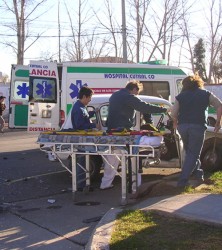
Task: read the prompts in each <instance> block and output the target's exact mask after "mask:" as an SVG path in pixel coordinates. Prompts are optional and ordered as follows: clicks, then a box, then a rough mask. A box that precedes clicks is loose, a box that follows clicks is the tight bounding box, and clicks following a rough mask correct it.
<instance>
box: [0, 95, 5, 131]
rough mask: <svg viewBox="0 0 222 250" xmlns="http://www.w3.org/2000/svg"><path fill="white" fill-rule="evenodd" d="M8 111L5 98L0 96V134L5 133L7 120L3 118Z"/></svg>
mask: <svg viewBox="0 0 222 250" xmlns="http://www.w3.org/2000/svg"><path fill="white" fill-rule="evenodd" d="M5 109H6V105H5V96H0V132H1V133H4V126H5V120H4V118H3V112H4V110H5Z"/></svg>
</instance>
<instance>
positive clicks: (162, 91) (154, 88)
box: [140, 81, 170, 100]
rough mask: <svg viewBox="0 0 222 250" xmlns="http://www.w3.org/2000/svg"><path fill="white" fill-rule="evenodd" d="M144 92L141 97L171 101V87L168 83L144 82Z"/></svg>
mask: <svg viewBox="0 0 222 250" xmlns="http://www.w3.org/2000/svg"><path fill="white" fill-rule="evenodd" d="M141 83H142V84H143V91H141V92H140V94H141V95H150V96H157V97H161V98H164V99H166V100H169V96H170V85H169V82H167V81H159V82H144V81H141Z"/></svg>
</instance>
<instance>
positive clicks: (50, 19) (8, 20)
mask: <svg viewBox="0 0 222 250" xmlns="http://www.w3.org/2000/svg"><path fill="white" fill-rule="evenodd" d="M10 1H12V0H10ZM59 1H60V5H59V6H60V22H61V35H62V36H66V35H70V28H69V20H68V16H67V12H66V10H65V6H64V1H66V3H67V5H68V6H69V4H71V3H72V5H73V4H74V3H78V1H77V0H48V1H47V2H46V3H44V6H42V7H43V8H41V9H39V12H41V13H42V12H43V9H44V10H46V11H47V12H46V13H45V14H44V15H42V16H41V17H39V18H38V19H36V21H35V22H34V23H33V24H32V25H31V28H32V30H31V32H32V33H33V34H37V33H40V32H42V31H44V33H43V36H47V38H40V39H39V40H38V41H37V42H36V43H35V44H34V45H33V46H31V47H30V49H28V51H27V52H26V53H25V62H24V64H29V61H30V60H38V59H40V57H41V56H42V55H43V54H46V51H49V52H50V54H55V53H57V51H58V37H52V36H58V2H59ZM157 1H159V0H157ZM204 1H206V0H204ZM0 2H1V0H0ZM8 2H9V1H8ZM88 2H89V4H92V5H93V7H94V8H95V9H96V10H102V9H103V2H104V0H88ZM95 2H96V5H95ZM111 2H112V5H113V8H114V10H115V13H117V15H116V16H117V19H119V22H120V23H121V22H122V19H121V0H111ZM2 11H3V9H2V7H1V4H0V14H1V13H2ZM126 11H127V10H126ZM101 19H102V16H101ZM198 20H199V22H200V24H201V23H202V19H198ZM126 21H127V20H126ZM13 22H14V17H13V16H11V15H10V14H9V13H7V15H1V20H0V24H10V25H12V23H13ZM0 27H1V25H0ZM12 34H13V33H12V31H11V30H10V29H4V28H2V29H1V31H0V36H1V41H2V42H4V41H5V40H7V41H9V39H10V40H11V39H15V38H16V37H15V36H12V37H10V36H11V35H12ZM50 36H51V38H49V37H50ZM63 39H65V38H61V43H62V40H63ZM57 54H58V53H57ZM0 58H1V60H0V72H2V73H3V74H7V75H8V76H10V70H11V64H16V55H15V54H13V53H12V50H11V49H10V48H7V47H6V46H5V45H4V44H2V43H0Z"/></svg>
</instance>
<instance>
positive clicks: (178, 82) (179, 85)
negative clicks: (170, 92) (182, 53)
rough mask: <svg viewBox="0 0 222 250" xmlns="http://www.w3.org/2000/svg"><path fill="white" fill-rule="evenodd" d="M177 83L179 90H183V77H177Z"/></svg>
mask: <svg viewBox="0 0 222 250" xmlns="http://www.w3.org/2000/svg"><path fill="white" fill-rule="evenodd" d="M176 85H177V90H178V93H180V92H181V90H182V88H183V85H182V79H177V81H176Z"/></svg>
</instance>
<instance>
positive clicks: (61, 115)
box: [60, 110, 65, 127]
mask: <svg viewBox="0 0 222 250" xmlns="http://www.w3.org/2000/svg"><path fill="white" fill-rule="evenodd" d="M64 122H65V112H64V110H60V127H61V126H62V124H63V123H64Z"/></svg>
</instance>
